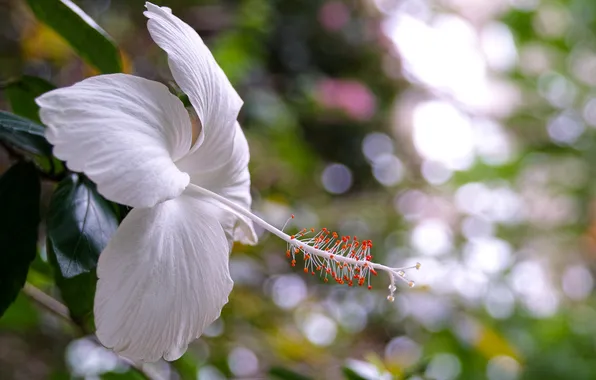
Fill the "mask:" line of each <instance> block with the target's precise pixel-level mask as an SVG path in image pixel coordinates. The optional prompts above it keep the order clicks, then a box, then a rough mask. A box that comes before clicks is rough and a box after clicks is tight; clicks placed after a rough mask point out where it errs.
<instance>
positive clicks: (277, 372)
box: [269, 367, 311, 380]
mask: <svg viewBox="0 0 596 380" xmlns="http://www.w3.org/2000/svg"><path fill="white" fill-rule="evenodd" d="M269 376H270V378H273V379H283V380H311V378H310V377H308V376H304V375H301V374H299V373H296V372H294V371H292V370H289V369H287V368H283V367H271V368H270V369H269Z"/></svg>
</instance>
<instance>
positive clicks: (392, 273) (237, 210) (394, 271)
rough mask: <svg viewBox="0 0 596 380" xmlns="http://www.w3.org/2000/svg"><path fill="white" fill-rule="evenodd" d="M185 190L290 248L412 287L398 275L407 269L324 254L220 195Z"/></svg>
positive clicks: (199, 190) (205, 190)
mask: <svg viewBox="0 0 596 380" xmlns="http://www.w3.org/2000/svg"><path fill="white" fill-rule="evenodd" d="M187 189H188V190H190V191H191V192H195V193H198V194H201V195H206V196H208V197H210V198H213V199H215V200H217V201H218V202H220V203H222V204H223V205H224V206H226V208H228V209H229V210H230V211H232V212H233V213H234V214H236V215H239V216H244V217H246V218H249V219H250V220H252V221H253V222H255V223H256V224H258V225H259V226H261V227H263V228H264V229H266V230H267V231H269V232H271V233H272V234H274V235H276V236H277V237H279V238H280V239H282V240H284V241H286V242H287V243H288V244H290V245H292V246H296V247H299V248H301V249H303V250H304V251H306V252H308V253H310V254H311V255H316V256H319V257H322V258H324V259H327V260H332V261H336V262H339V263H346V264H350V265H356V266H359V267H363V266H365V265H368V266H369V267H371V268H374V269H378V270H382V271H384V272H386V273H387V274H388V275H389V278H390V281H391V285H392V286H393V285H394V284H395V278H399V279H402V280H404V281H406V282H408V283H409V284H410V286H413V285H411V284H413V282H411V281H407V280H405V279H404V278H403V277H402V276H401V275H399V274H398V272H399V271H401V270H404V269H408V268H391V267H388V266H386V265H383V264H378V263H373V262H370V261H364V260H356V259H353V258H350V257H345V256H340V255H333V254H331V253H329V252H325V251H323V250H321V249H316V248H314V247H311V246H310V245H308V244H305V243H303V242H301V241H300V240H296V239H292V238H291V237H290V236H289V235H288V234H286V233H285V232H283V231H280V230H279V229H278V228H276V227H274V226H272V225H271V224H269V223H267V222H266V221H264V220H263V219H261V218H259V217H258V216H256V215H255V214H253V213H252V212H250V211H249V210H247V209H245V208H244V207H242V206H239V205H237V204H236V203H234V202H232V201H230V200H229V199H227V198H225V197H222V196H221V195H219V194H217V193H214V192H213V191H210V190H207V189H205V188H202V187H200V186H197V185H194V184H192V183H191V184H190V185H189V186H188V187H187Z"/></svg>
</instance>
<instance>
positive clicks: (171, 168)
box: [36, 74, 192, 207]
mask: <svg viewBox="0 0 596 380" xmlns="http://www.w3.org/2000/svg"><path fill="white" fill-rule="evenodd" d="M36 101H37V104H39V106H40V107H41V109H40V117H41V120H42V121H43V122H44V124H46V125H47V127H48V129H47V132H46V137H47V139H48V141H50V143H52V144H53V145H54V154H55V155H56V157H58V158H60V159H62V160H64V161H66V164H67V166H68V167H69V168H70V169H71V170H73V171H78V172H84V173H85V174H86V175H87V176H89V177H90V178H91V179H92V180H93V182H95V183H96V184H97V187H98V191H99V192H100V193H101V194H102V195H103V196H105V197H106V198H108V199H110V200H112V201H115V202H118V203H122V204H126V205H129V206H133V207H150V206H153V205H155V204H157V203H158V202H161V201H164V200H167V199H171V198H174V197H176V196H178V195H179V194H180V193H182V191H183V190H184V188H186V186H187V185H188V183H189V176H188V175H187V174H186V173H183V172H181V171H180V170H179V169H178V168H177V167H176V165H175V164H174V161H175V160H177V159H179V158H180V157H182V156H184V155H185V154H186V153H187V152H188V151H189V149H190V144H191V139H192V137H191V124H190V118H189V116H188V112H187V111H186V110H185V108H184V105H183V104H182V102H181V101H180V100H179V99H178V98H176V97H175V96H174V95H172V94H171V93H170V92H169V91H168V89H167V87H166V86H164V85H163V84H160V83H157V82H153V81H150V80H146V79H143V78H139V77H135V76H132V75H125V74H110V75H101V76H96V77H92V78H88V79H85V80H83V81H82V82H79V83H77V84H75V85H73V86H70V87H66V88H60V89H57V90H54V91H50V92H48V93H46V94H44V95H42V96H40V97H39V98H37V99H36Z"/></svg>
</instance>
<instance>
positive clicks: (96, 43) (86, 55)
mask: <svg viewBox="0 0 596 380" xmlns="http://www.w3.org/2000/svg"><path fill="white" fill-rule="evenodd" d="M27 2H28V3H29V6H30V7H31V10H32V11H33V13H34V14H35V16H36V17H37V19H38V20H39V21H41V22H43V23H45V24H47V25H48V26H50V27H51V28H52V29H54V30H55V31H56V32H57V33H58V34H60V35H61V36H62V37H63V38H64V39H65V40H66V41H68V43H69V44H70V45H71V46H72V47H73V48H74V49H75V50H76V51H77V53H78V54H79V55H80V56H81V57H83V59H85V60H86V61H87V62H88V63H89V64H91V65H93V66H95V67H96V68H97V69H99V71H101V72H103V73H117V72H120V71H121V68H122V64H121V62H120V54H119V52H118V48H117V47H116V45H115V44H114V42H113V41H112V39H111V38H110V36H108V34H107V33H106V32H105V31H104V30H103V29H102V28H101V27H100V26H99V25H97V23H95V21H93V19H92V18H91V17H89V16H88V15H87V14H86V13H85V12H83V10H82V9H80V8H79V7H78V6H77V5H76V4H74V3H73V2H71V1H69V0H27Z"/></svg>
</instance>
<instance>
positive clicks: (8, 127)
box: [0, 111, 52, 157]
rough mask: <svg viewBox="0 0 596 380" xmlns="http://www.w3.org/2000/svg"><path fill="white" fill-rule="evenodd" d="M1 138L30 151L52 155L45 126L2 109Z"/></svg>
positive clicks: (0, 113)
mask: <svg viewBox="0 0 596 380" xmlns="http://www.w3.org/2000/svg"><path fill="white" fill-rule="evenodd" d="M0 140H2V141H5V142H7V143H9V144H10V145H13V146H15V147H17V148H19V149H22V150H24V151H26V152H29V153H33V154H38V155H41V156H46V157H50V156H51V155H52V146H51V145H50V143H49V142H48V141H47V140H46V138H45V137H44V127H43V126H41V125H39V124H37V123H34V122H32V121H31V120H28V119H25V118H23V117H20V116H17V115H13V114H11V113H9V112H5V111H0Z"/></svg>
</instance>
